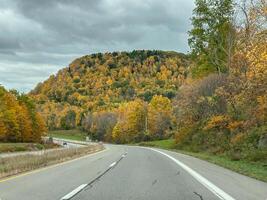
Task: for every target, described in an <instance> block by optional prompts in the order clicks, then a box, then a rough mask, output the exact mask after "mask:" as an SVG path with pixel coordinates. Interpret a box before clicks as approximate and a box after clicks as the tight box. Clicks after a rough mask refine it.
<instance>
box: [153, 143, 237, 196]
mask: <svg viewBox="0 0 267 200" xmlns="http://www.w3.org/2000/svg"><path fill="white" fill-rule="evenodd" d="M149 149H151V150H153V151H156V152H158V153H160V154H162V155H164V156H166V157H168V158H170V159H171V160H172V161H174V162H175V163H176V164H178V165H179V166H180V167H182V168H183V169H184V170H185V171H187V172H188V173H189V174H190V175H191V176H193V177H194V178H195V179H196V180H197V181H198V182H200V183H201V184H202V185H204V186H205V187H206V188H207V189H208V190H210V191H211V192H212V193H213V194H215V195H216V196H217V197H219V198H220V199H222V200H235V198H233V197H231V196H230V195H229V194H227V193H226V192H224V191H223V190H222V189H220V188H218V187H217V186H216V185H214V184H213V183H211V182H210V181H209V180H208V179H206V178H204V177H203V176H201V175H200V174H199V173H197V172H196V171H194V170H193V169H191V168H190V167H188V166H187V165H185V164H184V163H182V162H181V161H179V160H177V159H175V158H174V157H172V156H170V155H168V154H166V153H164V152H162V151H159V150H157V149H152V148H149Z"/></svg>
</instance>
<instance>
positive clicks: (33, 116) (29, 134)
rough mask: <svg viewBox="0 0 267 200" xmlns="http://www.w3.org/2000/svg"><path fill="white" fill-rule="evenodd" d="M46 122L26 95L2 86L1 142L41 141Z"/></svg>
mask: <svg viewBox="0 0 267 200" xmlns="http://www.w3.org/2000/svg"><path fill="white" fill-rule="evenodd" d="M45 131H46V126H45V123H44V121H43V119H42V117H41V115H40V114H39V113H37V112H36V109H35V104H34V102H33V101H32V100H31V99H30V98H29V97H28V96H26V95H24V94H19V93H18V92H16V91H14V90H11V91H7V90H5V89H4V87H2V86H0V142H40V140H41V136H42V135H43V134H44V132H45Z"/></svg>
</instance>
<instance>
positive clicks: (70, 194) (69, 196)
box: [60, 184, 87, 200]
mask: <svg viewBox="0 0 267 200" xmlns="http://www.w3.org/2000/svg"><path fill="white" fill-rule="evenodd" d="M86 186H87V184H82V185H80V186H79V187H77V188H76V189H74V190H73V191H71V192H70V193H69V194H67V195H65V196H64V197H62V198H61V199H60V200H68V199H71V198H72V197H73V196H74V195H76V194H78V193H79V192H80V191H82V190H83V189H84V188H85V187H86Z"/></svg>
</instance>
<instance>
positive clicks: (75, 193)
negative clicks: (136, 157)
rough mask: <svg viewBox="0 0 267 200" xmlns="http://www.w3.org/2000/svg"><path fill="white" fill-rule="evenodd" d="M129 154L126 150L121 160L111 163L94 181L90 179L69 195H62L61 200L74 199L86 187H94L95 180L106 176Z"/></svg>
mask: <svg viewBox="0 0 267 200" xmlns="http://www.w3.org/2000/svg"><path fill="white" fill-rule="evenodd" d="M126 155H127V152H125V153H124V154H123V155H122V156H121V157H120V159H119V160H117V161H115V162H113V163H111V164H110V165H109V167H108V168H107V169H106V170H105V171H104V172H102V173H101V174H99V175H98V176H97V177H96V178H94V179H93V180H92V181H90V182H89V183H86V184H82V185H80V186H79V187H77V188H76V189H74V190H73V191H71V192H70V193H68V194H67V195H65V196H64V197H62V198H61V199H60V200H70V199H72V198H73V197H74V196H76V195H77V194H78V193H80V192H81V191H83V190H84V189H86V188H87V187H92V184H93V183H94V182H96V181H97V180H99V179H100V178H101V177H102V176H104V175H105V174H106V173H107V172H108V171H110V170H111V169H112V168H114V167H115V166H116V165H117V164H118V163H119V162H120V161H121V160H122V159H123V158H125V157H126Z"/></svg>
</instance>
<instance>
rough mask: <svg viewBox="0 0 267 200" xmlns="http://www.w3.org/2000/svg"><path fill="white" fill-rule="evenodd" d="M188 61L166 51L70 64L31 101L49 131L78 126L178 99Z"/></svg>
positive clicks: (117, 54) (91, 57)
mask: <svg viewBox="0 0 267 200" xmlns="http://www.w3.org/2000/svg"><path fill="white" fill-rule="evenodd" d="M188 66H189V61H188V58H187V56H186V55H184V54H179V53H176V52H164V51H145V50H140V51H133V52H113V53H103V54H102V53H98V54H92V55H88V56H84V57H81V58H78V59H76V60H74V61H73V62H72V63H71V64H70V65H69V67H67V68H64V69H62V70H60V71H59V72H58V73H57V74H56V75H55V76H54V75H52V76H51V77H50V78H49V79H48V80H47V81H45V82H44V83H40V84H39V85H38V86H37V87H36V88H35V89H34V90H33V91H32V92H31V96H32V97H34V99H36V101H37V103H38V108H39V110H40V111H41V113H42V115H43V116H44V117H45V119H46V122H47V125H48V127H49V129H59V128H75V127H77V126H81V125H82V123H83V121H84V120H85V116H87V115H88V114H89V115H90V114H92V113H95V114H96V112H99V115H101V111H112V110H114V108H118V107H119V106H120V105H121V104H123V103H126V102H129V101H133V100H135V99H140V100H143V101H144V102H150V100H151V99H152V97H153V96H154V95H162V96H164V97H167V98H168V99H173V98H174V97H175V96H176V93H177V89H178V88H179V87H180V85H182V84H183V82H184V80H185V78H186V77H187V73H188V70H187V69H188Z"/></svg>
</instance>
